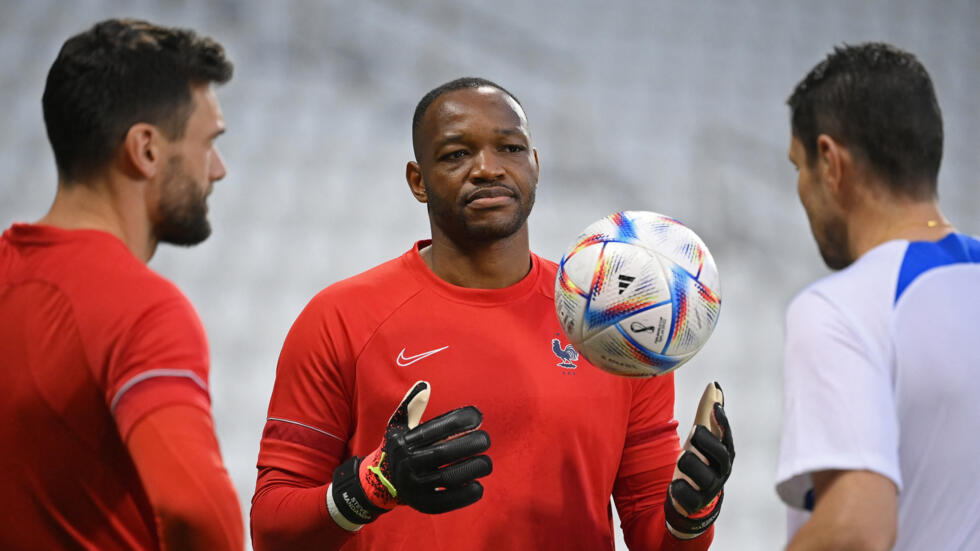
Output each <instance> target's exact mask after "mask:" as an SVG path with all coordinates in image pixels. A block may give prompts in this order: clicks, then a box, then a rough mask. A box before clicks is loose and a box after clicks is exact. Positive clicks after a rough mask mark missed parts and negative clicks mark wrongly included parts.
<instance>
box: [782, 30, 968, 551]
mask: <svg viewBox="0 0 980 551" xmlns="http://www.w3.org/2000/svg"><path fill="white" fill-rule="evenodd" d="M788 103H789V106H790V109H791V112H792V131H793V136H792V140H791V145H790V160H791V161H792V162H793V164H795V165H796V167H797V168H798V170H799V181H798V191H799V194H800V199H801V201H802V203H803V206H804V209H805V210H806V213H807V217H808V218H809V221H810V227H811V230H812V232H813V235H814V237H815V239H816V241H817V245H818V248H819V250H820V253H821V255H822V257H823V259H824V261H825V262H826V263H827V265H828V266H829V267H830V268H832V269H835V270H840V271H839V272H837V273H835V274H833V275H830V276H828V277H826V278H824V279H822V280H820V281H817V282H816V283H814V284H812V285H811V286H809V287H808V288H807V289H805V290H804V291H803V292H802V293H800V294H799V295H798V296H797V297H796V298H795V299H794V300H793V302H792V304H791V305H790V307H789V309H788V312H787V316H786V345H785V364H784V369H785V371H784V385H785V386H784V414H783V429H782V442H781V449H780V457H779V467H778V474H777V485H776V490H777V493H778V494H779V496H780V498H781V499H782V500H783V501H784V502H785V503H786V504H787V505H788V506H789V507H790V513H789V537H790V542H789V545H788V547H787V549H789V550H791V551H798V550H805V549H900V550H913V549H916V550H918V549H929V550H930V551H938V550H954V549H957V550H958V549H964V550H965V549H980V402H978V401H977V399H976V397H977V395H978V394H980V393H978V385H977V382H976V375H978V374H980V241H978V240H977V239H976V238H973V237H970V236H967V235H963V234H961V233H957V232H956V230H955V229H954V228H953V227H952V225H951V224H950V223H949V222H948V221H947V220H946V219H945V218H944V217H943V215H942V213H941V212H940V210H939V206H938V201H937V193H936V182H937V175H938V172H939V163H940V159H941V157H942V144H943V131H942V117H941V114H940V111H939V106H938V103H937V101H936V97H935V93H934V91H933V88H932V83H931V80H930V79H929V75H928V73H927V72H926V70H925V69H924V68H923V67H922V65H921V64H920V63H919V61H918V60H917V59H916V58H915V57H914V56H913V55H911V54H909V53H907V52H904V51H901V50H899V49H897V48H894V47H892V46H889V45H886V44H880V43H867V44H861V45H857V46H844V47H841V48H837V49H835V51H834V52H833V53H832V54H830V56H828V57H827V59H826V60H824V61H823V62H821V63H820V64H818V65H817V66H816V67H815V68H814V69H813V70H812V71H811V72H810V74H809V75H807V77H806V78H805V79H804V80H803V81H802V82H801V83H800V84H799V85H798V86H797V88H796V90H795V91H794V93H793V95H792V96H791V97H790V99H789V102H788Z"/></svg>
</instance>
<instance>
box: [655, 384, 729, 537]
mask: <svg viewBox="0 0 980 551" xmlns="http://www.w3.org/2000/svg"><path fill="white" fill-rule="evenodd" d="M724 404H725V395H724V394H723V393H722V391H721V386H719V385H718V383H712V384H709V385H708V388H706V389H705V390H704V394H703V395H702V396H701V402H700V403H699V404H698V412H697V415H696V416H695V419H694V428H693V429H692V430H691V435H690V436H689V437H688V439H687V442H686V443H685V444H684V452H683V453H682V454H681V456H680V458H678V460H677V466H676V467H675V469H674V479H673V481H671V483H670V488H669V491H668V492H667V500H666V501H665V503H664V510H665V517H666V519H667V528H668V529H669V530H670V532H671V533H672V534H674V535H675V536H677V537H679V538H682V539H690V538H694V537H697V536H699V535H700V534H701V533H702V532H704V531H705V530H707V529H708V527H709V526H711V524H712V523H713V522H714V521H715V519H716V518H718V513H719V511H720V510H721V501H722V489H723V487H724V485H725V481H726V480H728V475H730V474H731V472H732V461H733V460H734V459H735V446H734V444H733V443H732V431H731V428H730V427H729V425H728V417H726V416H725V408H724Z"/></svg>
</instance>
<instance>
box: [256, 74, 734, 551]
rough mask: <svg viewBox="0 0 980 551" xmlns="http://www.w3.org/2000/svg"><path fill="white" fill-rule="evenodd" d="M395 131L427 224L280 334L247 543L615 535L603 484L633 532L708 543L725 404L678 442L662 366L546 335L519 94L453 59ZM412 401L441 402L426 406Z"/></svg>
mask: <svg viewBox="0 0 980 551" xmlns="http://www.w3.org/2000/svg"><path fill="white" fill-rule="evenodd" d="M412 137H413V145H414V149H415V159H416V160H415V161H413V162H409V163H408V166H407V168H406V179H407V180H408V185H409V188H410V190H411V192H412V194H413V195H414V196H415V198H416V199H417V200H418V201H419V202H421V203H425V204H426V206H427V209H428V214H429V222H430V228H431V232H432V233H431V235H432V238H431V240H424V241H419V242H417V243H416V244H415V245H414V246H413V247H412V248H411V249H410V250H409V251H408V252H406V253H405V254H403V255H402V256H401V257H399V258H396V259H394V260H391V261H389V262H387V263H385V264H382V265H380V266H378V267H375V268H373V269H371V270H369V271H367V272H365V273H363V274H360V275H358V276H355V277H353V278H350V279H347V280H345V281H342V282H339V283H337V284H334V285H332V286H330V287H328V288H327V289H325V290H323V291H322V292H321V293H320V294H318V295H317V296H316V297H315V298H314V299H313V300H312V301H311V302H310V304H309V305H308V306H307V307H306V308H305V309H304V311H303V312H302V313H301V314H300V316H299V318H298V319H297V320H296V322H295V324H294V325H293V327H292V329H291V330H290V332H289V335H288V336H287V337H286V342H285V344H284V345H283V350H282V354H281V356H280V359H279V367H278V371H277V375H276V386H275V389H274V391H273V395H272V399H271V402H270V405H269V417H268V421H267V423H266V426H265V431H264V434H263V438H262V447H261V451H260V454H259V460H258V468H259V475H258V483H257V486H256V492H255V496H254V498H253V501H252V515H251V516H252V540H253V544H254V546H255V548H256V549H257V550H260V551H264V550H271V549H338V548H340V547H343V548H344V549H418V550H426V551H438V550H459V549H487V550H499V549H612V548H613V545H614V536H613V527H612V522H611V512H610V496H614V497H615V499H616V504H617V508H618V510H619V513H620V517H621V518H622V520H623V529H624V532H625V535H626V540H627V542H628V544H629V545H630V548H631V549H649V550H654V549H659V550H667V549H685V550H686V549H699V550H700V549H706V548H707V547H708V545H709V544H710V543H711V540H712V537H713V528H712V522H713V521H714V519H715V518H716V517H717V514H718V511H719V508H720V504H721V490H722V486H723V484H724V482H725V480H726V479H727V477H728V474H729V472H730V469H731V461H732V459H733V457H734V450H733V447H732V439H731V433H730V431H729V430H728V423H727V420H726V418H725V414H724V409H723V408H722V407H721V405H720V404H714V408H713V414H714V419H715V421H716V423H717V424H718V425H719V426H721V427H722V428H723V431H724V432H723V437H722V438H721V439H719V438H716V437H715V436H714V435H712V434H711V432H710V431H708V430H707V429H706V428H705V427H704V426H699V427H698V429H697V430H696V431H695V432H694V436H693V437H692V439H691V446H692V447H693V448H696V449H697V450H698V453H700V454H701V456H702V457H703V458H705V459H704V460H702V459H701V458H699V457H698V455H696V454H695V452H693V451H687V452H685V453H684V454H681V453H680V443H679V440H678V437H677V432H676V428H677V422H676V421H675V420H674V418H673V406H674V384H673V376H672V375H666V376H663V377H659V378H654V379H627V378H622V377H616V376H613V375H610V374H608V373H605V372H603V371H600V370H598V369H594V368H592V367H591V366H588V365H587V364H586V362H585V361H584V360H583V361H580V362H579V364H578V365H577V366H574V367H567V363H565V362H563V361H562V360H561V358H557V357H556V356H555V354H554V352H553V349H554V348H553V341H554V340H556V339H561V338H562V337H561V330H560V327H559V324H558V320H557V317H556V315H555V310H554V281H555V272H556V269H557V267H556V265H555V264H554V263H553V262H548V261H546V260H544V259H542V258H540V257H538V256H537V255H535V254H533V253H531V252H530V250H529V246H528V226H527V218H528V215H529V214H530V212H531V207H532V206H533V204H534V194H535V189H536V186H537V180H538V153H537V151H536V150H535V149H534V148H533V147H532V146H531V135H530V131H529V129H528V124H527V118H526V117H525V114H524V110H523V108H522V107H521V104H520V103H519V102H518V101H517V99H516V98H515V97H514V96H513V95H512V94H510V92H508V91H506V90H504V89H503V88H502V87H500V86H499V85H497V84H495V83H493V82H490V81H487V80H484V79H479V78H464V79H458V80H455V81H452V82H449V83H446V84H444V85H442V86H439V87H437V88H436V89H434V90H432V91H431V92H429V93H428V94H427V95H426V96H425V97H423V98H422V100H421V101H420V102H419V105H418V107H417V108H416V111H415V116H414V118H413V124H412ZM562 344H564V343H562ZM566 346H567V345H566ZM559 362H561V363H563V364H564V367H563V366H559V365H558V364H559ZM420 379H422V380H420ZM406 390H408V393H407V394H406ZM462 404H474V405H471V406H465V407H459V406H460V405H462ZM708 407H710V406H708ZM426 408H428V411H429V412H430V413H431V412H434V413H436V414H440V413H441V415H435V416H432V415H430V417H432V418H430V419H428V420H427V421H425V422H421V421H422V416H423V414H424V412H425V411H426ZM706 409H707V408H706ZM393 410H394V413H392V411H393ZM442 412H446V413H442ZM711 413H712V411H711V410H709V411H708V414H709V415H710V414H711ZM420 422H421V423H420ZM491 435H492V438H493V445H492V446H491V444H490V440H491ZM379 442H380V445H379ZM485 452H486V453H485ZM491 455H492V456H493V460H492V462H491V459H490V456H491ZM679 456H680V460H678V457H679ZM675 467H679V469H680V471H683V472H684V473H685V475H687V476H689V477H690V481H689V480H688V479H687V478H686V476H685V475H682V474H679V473H678V474H675ZM491 471H492V474H491ZM672 479H673V482H672ZM691 481H693V482H694V484H693V485H692V484H691ZM484 485H485V488H484ZM668 488H669V490H668ZM399 505H407V507H405V506H402V507H399ZM423 513H425V514H423ZM665 516H666V520H665Z"/></svg>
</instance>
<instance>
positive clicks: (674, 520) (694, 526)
mask: <svg viewBox="0 0 980 551" xmlns="http://www.w3.org/2000/svg"><path fill="white" fill-rule="evenodd" d="M724 495H725V493H724V492H721V493H720V494H718V499H717V501H715V504H714V507H713V508H712V509H711V511H709V512H708V513H707V514H706V515H704V516H700V517H698V518H691V517H686V516H684V515H682V514H681V513H680V511H678V510H677V508H676V507H674V500H673V499H672V498H671V497H670V496H669V495H668V496H667V499H666V500H664V518H665V519H666V521H667V526H668V528H670V529H671V530H672V531H673V532H678V533H680V534H684V535H686V536H690V537H692V538H693V537H697V536H700V535H701V534H702V533H704V531H705V530H707V529H708V527H709V526H711V524H712V523H714V521H715V519H717V518H718V514H719V513H720V512H721V502H722V498H723V497H724Z"/></svg>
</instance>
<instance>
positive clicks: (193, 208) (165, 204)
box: [153, 155, 211, 247]
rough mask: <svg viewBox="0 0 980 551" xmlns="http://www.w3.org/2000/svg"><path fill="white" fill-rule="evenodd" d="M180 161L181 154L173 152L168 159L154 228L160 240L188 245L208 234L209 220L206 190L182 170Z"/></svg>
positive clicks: (181, 159) (194, 243)
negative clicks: (173, 154)
mask: <svg viewBox="0 0 980 551" xmlns="http://www.w3.org/2000/svg"><path fill="white" fill-rule="evenodd" d="M182 161H183V158H182V157H181V156H180V155H175V156H174V157H172V158H171V159H170V160H169V162H168V163H167V172H166V174H165V176H164V181H163V186H162V190H163V191H162V194H161V196H160V203H159V206H158V212H157V215H158V216H157V220H156V222H155V223H154V225H153V230H154V234H155V235H156V238H157V240H158V241H160V242H162V243H170V244H173V245H180V246H184V247H189V246H191V245H197V244H198V243H201V242H202V241H204V240H205V239H207V238H208V236H210V235H211V223H210V222H208V205H207V193H206V191H203V190H201V189H200V188H199V186H197V185H196V184H195V182H194V180H193V179H191V178H190V177H189V176H188V175H187V174H186V173H185V172H184V170H183V169H182V166H181V165H182Z"/></svg>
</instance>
